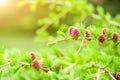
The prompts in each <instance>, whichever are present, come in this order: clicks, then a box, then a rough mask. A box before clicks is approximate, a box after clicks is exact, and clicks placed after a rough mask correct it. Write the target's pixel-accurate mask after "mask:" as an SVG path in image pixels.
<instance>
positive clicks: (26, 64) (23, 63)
mask: <svg viewBox="0 0 120 80" xmlns="http://www.w3.org/2000/svg"><path fill="white" fill-rule="evenodd" d="M17 63H18V64H20V65H21V66H30V64H29V63H25V62H19V61H18V62H17Z"/></svg>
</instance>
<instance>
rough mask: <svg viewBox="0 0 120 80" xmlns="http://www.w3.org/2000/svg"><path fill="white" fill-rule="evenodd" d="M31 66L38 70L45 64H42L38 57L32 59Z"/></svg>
mask: <svg viewBox="0 0 120 80" xmlns="http://www.w3.org/2000/svg"><path fill="white" fill-rule="evenodd" d="M31 66H32V67H33V68H35V69H37V70H38V69H39V68H41V67H42V66H43V64H41V63H40V62H39V61H38V60H37V59H34V60H33V61H32V64H31Z"/></svg>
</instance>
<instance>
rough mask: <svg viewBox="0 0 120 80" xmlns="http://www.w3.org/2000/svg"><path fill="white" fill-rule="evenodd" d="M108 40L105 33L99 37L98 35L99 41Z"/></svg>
mask: <svg viewBox="0 0 120 80" xmlns="http://www.w3.org/2000/svg"><path fill="white" fill-rule="evenodd" d="M105 40H106V38H105V35H104V34H101V35H100V36H99V37H98V41H99V42H101V43H103V42H104V41H105Z"/></svg>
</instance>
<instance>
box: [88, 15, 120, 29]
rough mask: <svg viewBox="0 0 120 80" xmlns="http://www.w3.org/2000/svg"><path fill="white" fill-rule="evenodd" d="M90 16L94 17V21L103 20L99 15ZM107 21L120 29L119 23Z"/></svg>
mask: <svg viewBox="0 0 120 80" xmlns="http://www.w3.org/2000/svg"><path fill="white" fill-rule="evenodd" d="M90 16H91V17H93V18H94V19H97V20H102V19H101V17H100V16H99V15H97V14H91V15H90ZM105 21H106V22H107V23H109V24H112V25H115V26H118V27H120V23H118V22H115V21H112V20H105Z"/></svg>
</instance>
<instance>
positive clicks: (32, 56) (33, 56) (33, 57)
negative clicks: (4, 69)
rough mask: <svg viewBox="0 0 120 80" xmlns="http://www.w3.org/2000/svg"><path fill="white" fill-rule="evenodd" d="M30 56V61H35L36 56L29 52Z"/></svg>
mask: <svg viewBox="0 0 120 80" xmlns="http://www.w3.org/2000/svg"><path fill="white" fill-rule="evenodd" d="M30 56H31V58H32V60H34V59H36V55H35V53H34V52H31V53H30Z"/></svg>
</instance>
